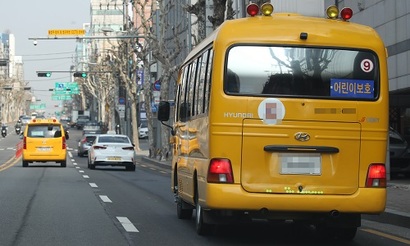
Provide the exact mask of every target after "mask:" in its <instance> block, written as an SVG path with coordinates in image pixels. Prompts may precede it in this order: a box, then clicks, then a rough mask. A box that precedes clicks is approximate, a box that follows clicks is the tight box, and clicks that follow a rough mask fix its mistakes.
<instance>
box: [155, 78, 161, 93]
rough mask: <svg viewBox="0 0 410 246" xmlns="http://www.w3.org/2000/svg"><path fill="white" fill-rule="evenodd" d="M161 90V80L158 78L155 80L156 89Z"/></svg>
mask: <svg viewBox="0 0 410 246" xmlns="http://www.w3.org/2000/svg"><path fill="white" fill-rule="evenodd" d="M159 90H161V81H159V80H157V81H155V82H154V91H159Z"/></svg>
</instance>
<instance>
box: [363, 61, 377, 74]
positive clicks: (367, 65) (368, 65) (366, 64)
mask: <svg viewBox="0 0 410 246" xmlns="http://www.w3.org/2000/svg"><path fill="white" fill-rule="evenodd" d="M360 67H361V69H362V70H363V72H365V73H370V72H371V71H372V70H373V68H374V65H373V62H372V61H371V60H370V59H364V60H363V61H362V62H361V63H360Z"/></svg>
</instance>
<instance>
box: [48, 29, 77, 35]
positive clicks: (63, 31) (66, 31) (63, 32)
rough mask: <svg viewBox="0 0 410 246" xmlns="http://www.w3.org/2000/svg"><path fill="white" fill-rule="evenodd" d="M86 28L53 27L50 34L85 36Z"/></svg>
mask: <svg viewBox="0 0 410 246" xmlns="http://www.w3.org/2000/svg"><path fill="white" fill-rule="evenodd" d="M84 35H85V30H84V29H51V30H48V36H84Z"/></svg>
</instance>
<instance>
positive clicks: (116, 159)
mask: <svg viewBox="0 0 410 246" xmlns="http://www.w3.org/2000/svg"><path fill="white" fill-rule="evenodd" d="M107 159H108V160H110V161H121V157H119V156H110V157H108V158H107Z"/></svg>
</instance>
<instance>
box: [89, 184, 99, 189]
mask: <svg viewBox="0 0 410 246" xmlns="http://www.w3.org/2000/svg"><path fill="white" fill-rule="evenodd" d="M89 184H90V186H91V187H93V188H98V185H97V184H96V183H89Z"/></svg>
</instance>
